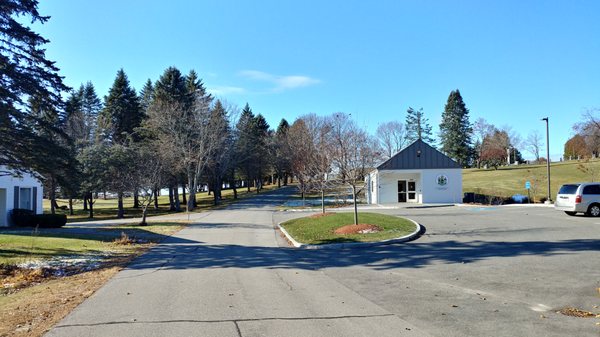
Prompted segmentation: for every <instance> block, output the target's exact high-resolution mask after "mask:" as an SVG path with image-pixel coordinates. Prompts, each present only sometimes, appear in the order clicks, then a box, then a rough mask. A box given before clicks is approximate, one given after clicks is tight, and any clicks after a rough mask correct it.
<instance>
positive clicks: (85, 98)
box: [79, 82, 102, 142]
mask: <svg viewBox="0 0 600 337" xmlns="http://www.w3.org/2000/svg"><path fill="white" fill-rule="evenodd" d="M79 90H80V95H81V111H82V113H83V118H84V120H85V125H86V130H85V131H86V134H87V140H88V142H91V141H92V140H93V137H94V134H95V133H96V128H97V125H98V115H99V114H100V111H102V101H100V98H98V95H97V94H96V89H95V88H94V85H93V84H92V82H87V83H86V84H85V85H82V86H81V88H80V89H79Z"/></svg>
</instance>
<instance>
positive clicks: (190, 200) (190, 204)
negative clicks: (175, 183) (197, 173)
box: [185, 174, 196, 212]
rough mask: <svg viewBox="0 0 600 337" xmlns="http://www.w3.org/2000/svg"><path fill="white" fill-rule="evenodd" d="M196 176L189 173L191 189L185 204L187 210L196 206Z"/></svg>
mask: <svg viewBox="0 0 600 337" xmlns="http://www.w3.org/2000/svg"><path fill="white" fill-rule="evenodd" d="M194 185H195V184H194V178H193V177H192V176H191V175H189V174H188V187H189V189H190V197H189V198H188V199H187V203H186V204H185V210H186V211H187V212H190V211H193V210H194V207H196V205H195V202H194V199H195V198H194V197H195V196H196V191H195V190H194V189H195V186H194Z"/></svg>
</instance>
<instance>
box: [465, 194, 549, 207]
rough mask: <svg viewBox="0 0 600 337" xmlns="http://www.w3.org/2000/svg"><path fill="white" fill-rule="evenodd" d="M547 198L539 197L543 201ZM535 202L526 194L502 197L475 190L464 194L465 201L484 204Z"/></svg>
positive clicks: (466, 202)
mask: <svg viewBox="0 0 600 337" xmlns="http://www.w3.org/2000/svg"><path fill="white" fill-rule="evenodd" d="M546 200H547V198H546V197H542V198H540V199H539V202H541V203H543V202H545V201H546ZM530 202H533V201H532V200H529V197H527V196H525V195H520V194H515V195H513V196H512V197H500V196H496V195H488V194H479V193H473V192H466V193H465V194H464V198H463V203H465V204H470V203H475V204H484V205H508V204H528V203H530Z"/></svg>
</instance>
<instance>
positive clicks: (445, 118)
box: [440, 89, 473, 166]
mask: <svg viewBox="0 0 600 337" xmlns="http://www.w3.org/2000/svg"><path fill="white" fill-rule="evenodd" d="M472 133H473V128H472V127H471V123H470V122H469V109H467V108H466V106H465V103H464V102H463V99H462V96H461V95H460V91H458V89H456V90H454V91H452V92H450V95H449V96H448V101H447V103H446V107H445V108H444V113H443V114H442V122H441V123H440V144H441V150H442V152H444V153H445V154H446V155H448V156H449V157H450V158H452V159H454V160H456V161H457V162H458V163H459V164H461V165H462V166H467V165H469V164H470V162H471V159H472V158H473V148H472V142H471V134H472Z"/></svg>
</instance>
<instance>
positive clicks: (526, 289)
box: [276, 206, 600, 337]
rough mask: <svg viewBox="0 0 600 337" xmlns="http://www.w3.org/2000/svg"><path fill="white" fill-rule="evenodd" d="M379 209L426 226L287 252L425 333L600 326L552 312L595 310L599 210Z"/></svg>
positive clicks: (588, 332) (599, 296)
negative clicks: (353, 243) (340, 247)
mask: <svg viewBox="0 0 600 337" xmlns="http://www.w3.org/2000/svg"><path fill="white" fill-rule="evenodd" d="M380 212H381V213H386V214H394V215H402V216H407V217H410V218H412V219H414V220H416V221H418V222H419V223H421V224H423V225H424V226H425V227H426V229H427V231H426V233H425V235H423V236H422V237H421V238H419V239H418V240H416V241H413V242H410V243H407V244H398V245H390V246H387V247H379V248H369V249H360V250H357V249H356V250H347V251H342V252H297V253H295V254H297V256H298V258H300V259H305V260H306V261H311V262H312V263H314V264H315V268H320V269H321V270H322V271H323V272H324V273H325V274H326V275H328V276H330V277H331V278H334V279H335V280H337V281H338V282H339V283H341V284H342V285H344V286H345V287H348V288H350V289H352V290H354V291H356V292H357V293H358V294H360V295H362V296H363V297H365V298H367V299H369V300H371V301H373V302H374V303H376V304H378V305H380V306H382V307H383V308H385V309H386V310H388V311H390V312H393V313H394V314H396V315H397V316H399V317H400V318H402V319H405V320H406V321H408V322H410V323H412V324H414V325H415V326H416V327H418V328H420V329H421V330H423V331H425V332H428V333H430V334H431V335H433V336H596V337H597V336H599V335H600V325H597V324H596V323H600V319H598V318H575V317H569V316H565V315H562V314H560V313H557V312H556V311H558V310H560V309H561V308H564V307H575V308H578V309H581V310H586V311H592V312H595V313H597V314H600V308H599V306H600V292H599V290H600V289H599V288H600V218H589V217H583V216H577V217H570V216H567V215H566V214H564V213H562V212H558V211H555V210H554V209H553V208H547V207H519V206H501V207H473V206H465V207H459V206H452V207H439V208H435V207H433V208H416V209H407V208H404V209H395V210H381V211H380ZM280 217H281V216H280ZM276 218H277V216H276Z"/></svg>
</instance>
